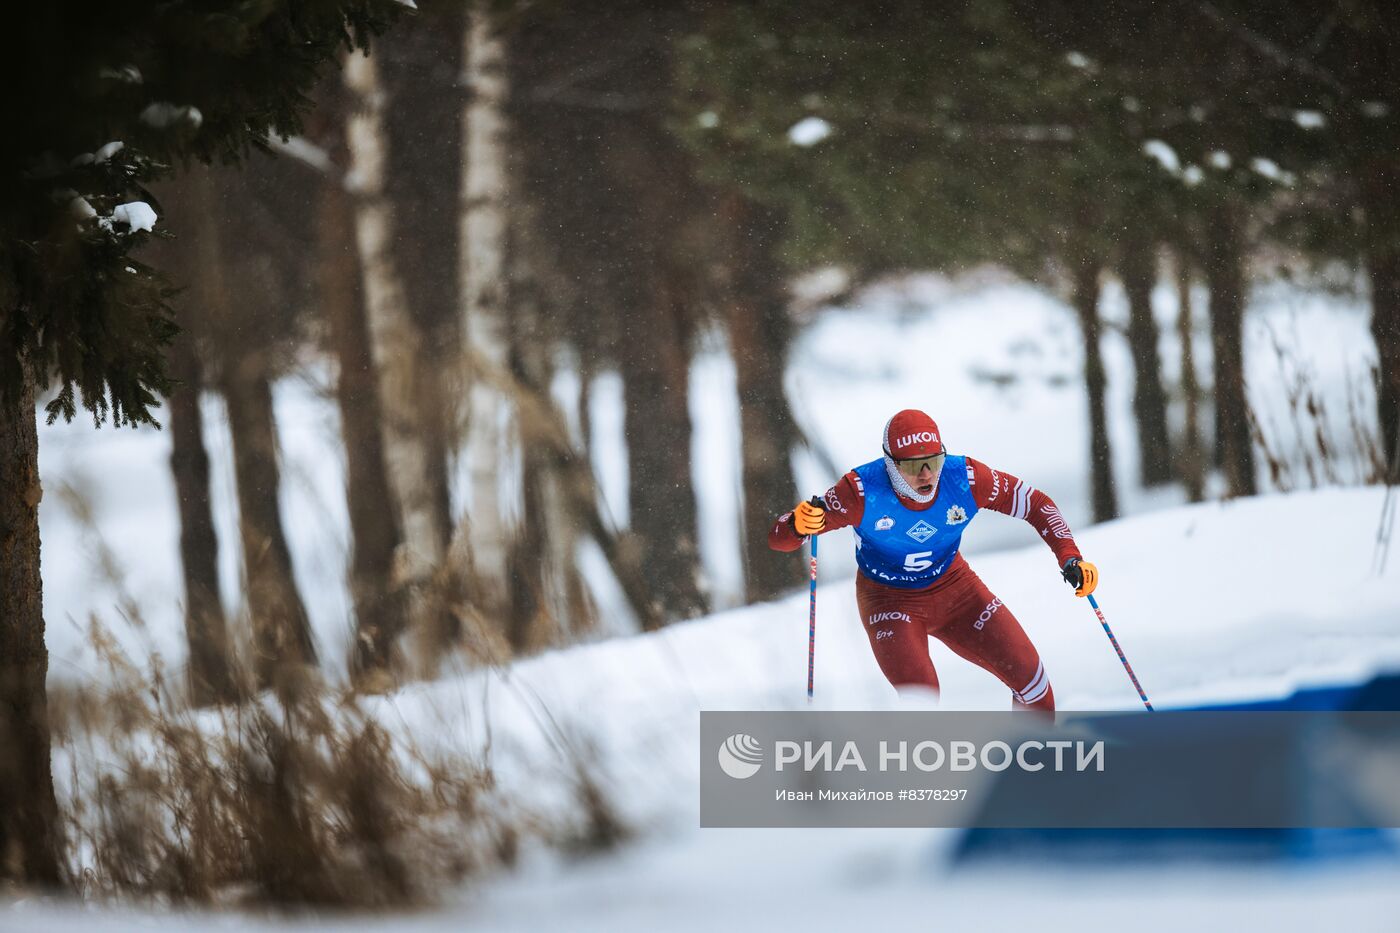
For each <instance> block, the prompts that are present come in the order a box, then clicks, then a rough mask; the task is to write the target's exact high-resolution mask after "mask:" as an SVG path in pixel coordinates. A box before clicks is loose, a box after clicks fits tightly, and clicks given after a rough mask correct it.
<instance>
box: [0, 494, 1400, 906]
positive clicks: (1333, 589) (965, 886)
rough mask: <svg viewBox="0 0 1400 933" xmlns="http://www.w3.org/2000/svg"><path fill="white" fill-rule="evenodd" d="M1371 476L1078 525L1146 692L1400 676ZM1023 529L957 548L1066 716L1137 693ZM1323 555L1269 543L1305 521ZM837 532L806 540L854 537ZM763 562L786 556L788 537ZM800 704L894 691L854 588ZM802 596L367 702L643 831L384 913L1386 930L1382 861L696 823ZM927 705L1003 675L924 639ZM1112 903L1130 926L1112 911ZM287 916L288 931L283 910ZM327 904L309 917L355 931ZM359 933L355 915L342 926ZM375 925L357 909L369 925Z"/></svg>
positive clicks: (833, 586) (1220, 691)
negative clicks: (703, 784) (440, 899)
mask: <svg viewBox="0 0 1400 933" xmlns="http://www.w3.org/2000/svg"><path fill="white" fill-rule="evenodd" d="M1383 496H1384V492H1383V490H1380V489H1377V488H1361V489H1325V490H1320V491H1316V492H1309V493H1298V494H1293V495H1287V496H1282V495H1279V496H1267V497H1260V498H1256V499H1250V500H1242V501H1237V502H1232V503H1228V504H1223V505H1221V504H1205V505H1198V506H1191V507H1181V508H1175V509H1170V510H1165V511H1160V512H1156V513H1152V514H1147V515H1143V516H1138V517H1133V518H1128V519H1123V520H1120V521H1117V522H1113V523H1109V524H1106V525H1102V526H1099V527H1095V528H1091V529H1087V530H1085V531H1083V532H1082V533H1081V534H1080V536H1079V537H1080V543H1081V546H1082V547H1083V548H1084V550H1085V552H1086V553H1087V554H1088V555H1089V556H1090V557H1091V558H1093V559H1095V560H1097V561H1098V562H1099V563H1100V566H1101V567H1102V569H1103V571H1104V578H1103V582H1102V584H1101V586H1100V589H1099V595H1100V596H1101V597H1102V599H1101V603H1102V605H1103V607H1104V610H1105V612H1106V613H1107V614H1108V615H1109V617H1110V619H1111V621H1112V622H1113V625H1114V628H1115V632H1116V634H1117V635H1118V637H1119V640H1120V642H1121V643H1122V645H1123V648H1124V650H1125V651H1126V652H1127V653H1128V655H1129V656H1130V658H1131V659H1132V661H1133V664H1134V667H1135V668H1136V669H1137V671H1138V674H1139V676H1140V678H1141V680H1142V682H1143V685H1144V687H1145V688H1146V689H1147V690H1148V692H1149V694H1150V695H1151V696H1152V698H1153V700H1154V701H1155V702H1156V703H1157V704H1158V705H1159V706H1162V707H1170V706H1175V705H1186V704H1193V703H1197V702H1200V701H1203V700H1210V699H1227V698H1233V697H1237V696H1267V695H1280V694H1284V693H1286V692H1288V691H1290V690H1291V689H1293V688H1295V687H1297V686H1300V685H1306V684H1319V683H1327V682H1332V681H1337V680H1352V679H1355V678H1358V677H1363V676H1365V675H1366V674H1368V673H1371V672H1373V671H1377V670H1385V669H1396V668H1400V556H1396V557H1394V558H1393V559H1391V560H1390V561H1389V562H1388V566H1387V569H1386V570H1385V572H1384V573H1383V574H1382V575H1376V574H1374V573H1373V572H1372V551H1373V541H1374V536H1375V530H1376V522H1377V518H1378V516H1379V513H1380V508H1381V502H1382V499H1383ZM993 522H1001V523H1004V524H1005V525H1007V526H1008V527H1009V528H1010V530H1011V532H1012V533H1013V534H1015V535H1016V536H1017V537H1019V538H1020V539H1021V541H1022V542H1023V543H1024V544H1025V545H1026V546H1025V547H1023V548H1021V549H1017V550H1014V551H1008V552H1002V553H996V554H986V555H983V556H980V557H974V558H973V561H972V562H973V565H974V568H975V569H976V570H977V571H978V572H979V573H980V574H981V575H982V576H983V578H984V579H985V580H986V581H987V582H988V584H989V585H990V586H991V588H992V589H993V590H994V591H996V592H997V593H998V594H999V595H1000V596H1002V597H1003V598H1004V599H1005V600H1006V603H1007V604H1008V605H1009V606H1011V607H1012V608H1013V609H1014V610H1015V611H1016V612H1017V614H1018V616H1019V618H1020V619H1021V620H1022V622H1023V624H1024V625H1025V627H1026V628H1027V630H1028V631H1029V633H1030V634H1031V636H1032V638H1033V639H1034V640H1035V641H1036V643H1037V644H1038V646H1039V647H1040V649H1041V651H1042V653H1043V655H1044V658H1045V662H1046V666H1047V668H1048V670H1049V671H1050V674H1051V676H1052V678H1053V679H1054V683H1055V690H1056V695H1057V698H1058V700H1059V705H1060V708H1061V709H1079V710H1083V709H1105V708H1123V709H1128V708H1132V707H1133V706H1134V705H1135V704H1136V703H1137V699H1136V696H1135V694H1134V693H1133V691H1132V688H1131V686H1130V685H1129V683H1128V681H1127V678H1126V677H1125V676H1124V674H1123V672H1122V669H1121V667H1120V666H1119V664H1118V662H1117V659H1116V657H1115V656H1114V655H1113V652H1112V650H1111V648H1110V647H1109V645H1108V643H1107V641H1106V639H1105V638H1104V636H1103V634H1102V632H1101V630H1100V629H1099V627H1098V624H1097V622H1096V621H1095V619H1094V617H1093V615H1092V613H1091V612H1090V611H1089V609H1088V608H1087V606H1086V604H1085V602H1084V601H1083V600H1077V599H1075V598H1074V597H1073V596H1072V595H1071V594H1070V593H1069V592H1068V590H1067V588H1066V587H1065V585H1064V584H1063V583H1062V582H1061V581H1060V580H1059V578H1058V576H1057V575H1056V573H1055V569H1054V563H1053V560H1052V558H1051V556H1050V554H1049V551H1048V550H1047V549H1046V548H1045V547H1044V546H1043V544H1041V543H1040V542H1039V541H1038V540H1035V537H1034V534H1033V532H1031V531H1030V530H1029V528H1028V527H1026V526H1024V525H1023V524H1021V523H1017V522H1014V521H1013V520H1011V519H1007V518H1003V517H1001V516H996V515H986V516H980V517H979V518H978V519H977V520H976V521H975V523H974V525H973V526H972V528H971V529H969V531H968V536H969V538H970V539H973V540H975V539H976V537H977V536H978V535H979V533H980V532H982V531H983V529H984V528H987V527H988V526H989V525H990V524H991V523H993ZM1308 531H1313V532H1316V533H1319V534H1325V535H1326V539H1327V542H1328V543H1327V545H1326V546H1325V547H1318V546H1313V547H1310V548H1308V549H1306V550H1303V549H1299V548H1297V547H1291V548H1290V547H1288V546H1287V545H1288V544H1289V542H1291V541H1293V540H1295V539H1296V537H1297V535H1298V534H1299V533H1300V532H1308ZM848 536H849V532H847V531H842V532H837V533H835V534H833V535H832V536H830V537H829V538H828V543H827V546H826V547H825V548H824V551H823V553H834V552H837V551H839V550H842V549H843V548H847V547H849V542H848V541H843V540H842V538H848ZM775 559H789V560H797V559H799V558H798V557H796V556H795V555H786V556H783V557H779V556H777V555H775ZM818 606H819V621H818V636H817V658H818V660H817V673H816V684H817V696H818V700H819V705H820V706H822V707H831V708H854V709H871V708H893V707H896V706H897V705H898V701H897V700H896V698H895V696H894V693H893V691H892V690H891V689H890V688H889V687H888V686H887V685H886V684H885V682H884V681H883V679H882V678H881V676H880V674H879V671H878V669H877V668H876V666H875V664H874V661H873V660H872V658H871V656H870V649H869V646H868V644H867V642H866V636H865V633H864V631H863V629H862V626H861V624H860V622H859V620H858V618H857V617H856V615H855V612H854V600H853V595H852V586H851V583H850V581H847V580H841V581H834V582H830V583H826V584H824V585H822V586H821V587H820V590H819V593H818ZM806 610H807V605H806V594H805V593H800V592H798V593H794V594H793V595H792V596H790V597H788V598H785V599H782V600H779V601H776V602H774V603H770V604H767V605H761V606H755V607H750V608H746V609H740V610H735V611H731V612H726V613H721V614H719V615H716V616H713V617H710V618H707V619H701V620H697V621H694V622H690V623H686V624H682V625H676V626H672V627H670V628H668V629H666V630H663V631H661V632H658V633H655V634H650V635H645V636H634V637H625V638H616V639H612V640H608V641H603V642H598V643H594V644H590V645H584V646H579V647H575V648H571V649H568V650H560V651H554V652H549V653H547V654H544V655H541V656H539V657H535V658H531V659H528V660H525V661H521V662H519V663H517V664H514V665H512V666H510V667H508V668H504V669H501V670H489V671H472V672H466V673H463V674H460V675H458V676H455V677H450V678H447V679H444V680H442V681H439V682H435V683H427V684H418V685H415V686H412V687H410V688H407V689H405V690H403V691H402V692H401V693H399V694H397V695H395V696H392V697H389V698H385V699H384V700H382V701H380V703H379V705H378V711H379V713H380V715H381V716H382V718H383V721H385V722H386V723H388V724H390V726H391V728H393V729H395V730H397V731H399V732H401V733H402V734H407V735H410V736H412V737H413V738H414V739H415V740H416V741H417V742H418V743H419V744H420V745H423V746H424V747H427V748H440V749H442V750H451V751H455V752H457V753H464V754H474V753H477V752H479V751H480V750H481V749H482V748H483V747H484V745H485V743H486V741H487V736H488V735H489V736H490V741H491V746H492V753H491V758H492V762H493V764H494V766H495V768H496V770H497V774H498V778H499V779H500V782H501V785H502V786H503V787H506V788H511V789H514V790H515V792H516V796H517V797H518V798H519V799H520V800H522V801H524V802H526V803H528V804H529V805H531V806H533V807H536V808H538V809H539V810H541V811H548V810H549V809H551V808H553V807H567V806H570V805H571V804H570V803H569V800H570V797H569V795H568V794H567V792H566V789H567V785H568V782H569V781H570V780H571V775H572V771H571V769H570V768H569V767H567V766H566V765H564V764H563V763H562V762H561V761H560V760H559V759H560V755H559V751H558V748H559V744H560V743H561V742H562V743H566V744H567V745H569V746H570V747H572V748H574V749H577V750H582V751H583V753H584V754H585V757H587V758H588V759H589V760H590V761H591V762H592V767H593V768H594V770H595V773H596V774H597V775H599V777H600V778H601V779H602V780H603V781H604V782H605V786H606V787H607V788H609V790H610V792H611V793H612V796H613V798H614V800H615V802H616V805H617V806H618V808H619V810H620V811H621V813H622V815H623V816H624V818H625V819H626V820H627V821H628V822H629V823H630V824H631V825H633V826H634V827H635V828H636V829H637V830H638V833H639V841H638V842H637V843H636V844H634V845H632V846H630V847H627V848H624V849H622V850H620V851H619V852H617V853H615V854H611V855H606V856H602V857H596V858H593V859H589V860H586V861H582V862H579V861H574V860H570V859H567V858H564V857H560V856H555V855H552V854H551V853H548V852H545V851H532V852H531V853H529V854H528V857H527V858H526V860H525V863H524V866H523V867H522V869H521V870H520V871H519V872H517V873H516V874H514V875H509V876H501V877H497V878H492V879H485V880H484V881H482V882H479V883H477V884H476V885H475V886H472V887H469V888H468V889H465V890H463V891H461V892H449V894H448V896H447V904H446V905H445V906H444V907H443V908H442V909H440V910H437V911H433V912H430V913H428V914H425V915H419V916H415V917H412V918H394V919H384V920H382V921H380V923H379V924H377V925H379V926H381V928H385V929H423V930H438V929H465V928H471V929H493V930H494V929H500V930H554V929H561V928H566V929H571V930H619V931H631V930H639V931H640V930H652V929H667V930H712V929H724V928H733V929H739V930H748V929H760V928H772V927H774V926H778V927H779V928H789V927H798V926H801V927H806V928H811V929H837V930H844V929H851V928H860V929H868V928H877V927H879V926H882V925H884V924H887V923H896V922H898V923H902V924H903V923H911V922H913V923H920V924H924V923H926V924H928V925H930V926H941V927H943V928H948V929H964V928H967V927H970V926H974V925H976V926H977V927H978V928H982V927H984V926H987V927H991V928H994V929H1001V928H1009V927H1011V928H1017V929H1019V928H1022V927H1024V926H1026V925H1030V926H1033V927H1034V928H1036V929H1042V930H1082V929H1084V928H1085V927H1086V925H1087V926H1089V927H1091V928H1095V927H1098V926H1101V925H1103V924H1106V923H1108V922H1114V923H1122V924H1125V925H1129V926H1131V928H1132V929H1135V930H1172V931H1179V930H1180V929H1181V928H1182V926H1183V925H1184V924H1189V925H1193V926H1196V925H1203V926H1204V928H1206V929H1233V928H1236V927H1238V926H1239V925H1240V924H1242V923H1244V922H1246V921H1248V922H1251V923H1254V924H1259V925H1267V926H1268V927H1269V928H1270V929H1279V930H1314V929H1356V930H1388V929H1393V928H1394V927H1393V923H1394V917H1395V916H1396V910H1397V908H1400V885H1397V884H1396V882H1397V881H1400V874H1397V869H1396V868H1395V866H1394V865H1393V864H1387V863H1382V864H1373V863H1366V864H1361V865H1353V866H1347V867H1346V868H1345V870H1342V869H1340V868H1334V869H1326V868H1322V869H1311V870H1298V869H1293V870H1290V871H1289V872H1288V873H1286V874H1280V873H1279V872H1278V870H1277V869H1275V870H1273V871H1270V870H1268V869H1267V868H1259V867H1256V868H1249V867H1246V866H1232V867H1227V868H1224V869H1221V868H1210V869H1207V868H1204V867H1200V866H1194V865H1190V864H1186V865H1182V864H1179V863H1178V864H1170V865H1162V866H1155V867H1151V868H1145V867H1138V868H1118V869H1111V868H1107V867H1105V866H1102V865H1099V866H1093V867H1080V868H1075V867H1072V866H1068V865H1066V866H1048V865H1037V866H1022V867H1016V868H1010V867H1008V868H1001V869H997V870H990V869H978V870H972V871H968V870H963V871H958V872H952V871H951V870H950V866H949V863H948V859H947V856H948V851H949V848H950V846H951V845H952V843H953V841H954V839H955V835H954V833H952V832H949V831H925V830H802V831H775V830H700V829H698V828H697V827H698V755H697V751H698V750H697V747H696V740H697V737H698V725H699V711H700V710H702V709H786V708H799V709H800V708H804V707H805V706H806V700H805V680H806V658H805V654H806V652H805V646H806V643H807V611H806ZM934 648H935V662H936V664H937V665H938V668H939V673H940V677H941V679H942V681H943V685H944V692H943V698H942V705H943V707H944V708H957V709H980V708H988V709H1000V708H1004V707H1005V706H1006V705H1007V703H1008V697H1007V695H1006V691H1005V690H1004V688H1002V687H1001V685H1000V684H998V683H996V682H995V681H994V680H992V678H991V677H990V676H989V675H986V674H984V673H982V672H981V671H979V670H977V669H975V668H973V667H972V666H971V665H969V664H967V663H966V662H963V661H961V660H960V659H957V658H954V657H952V656H950V655H949V654H948V653H947V652H946V651H944V650H942V649H941V647H939V646H937V645H936V644H935V646H934ZM101 916H102V921H103V924H104V928H111V929H123V928H133V929H134V928H138V927H139V928H142V929H149V928H153V927H154V928H160V929H176V928H180V929H185V928H192V927H201V926H206V925H207V926H211V927H228V926H238V925H242V924H243V923H245V922H250V923H251V922H252V921H251V920H250V919H249V918H240V917H237V916H223V917H213V918H209V917H170V916H160V915H157V916H150V915H145V914H141V913H133V914H122V913H116V914H102V915H101ZM1129 921H1131V922H1129ZM90 922H91V920H90V916H84V915H83V914H82V913H74V912H71V911H70V909H68V908H63V907H53V906H47V905H42V904H25V905H19V906H12V907H9V908H3V909H0V928H12V929H20V928H37V927H38V926H42V927H44V928H47V929H54V930H64V929H71V930H77V929H79V928H80V927H81V926H83V925H85V924H88V923H90ZM289 925H290V924H289ZM349 925H350V923H349V921H346V922H345V923H344V924H338V923H333V922H322V923H321V924H318V925H317V928H340V927H341V926H345V927H348V926H349ZM354 925H355V926H356V928H359V927H361V926H364V925H366V924H365V923H364V921H356V922H355V924H354ZM370 925H376V924H370Z"/></svg>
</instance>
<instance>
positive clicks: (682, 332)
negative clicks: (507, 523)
mask: <svg viewBox="0 0 1400 933" xmlns="http://www.w3.org/2000/svg"><path fill="white" fill-rule="evenodd" d="M652 275H653V276H654V278H655V282H654V285H655V291H654V293H653V294H654V300H655V305H654V306H653V308H652V310H651V313H650V314H645V315H642V316H640V317H639V318H638V319H634V322H633V324H634V326H633V329H632V334H631V337H630V339H628V340H626V341H624V344H623V347H622V350H621V352H622V355H623V368H624V373H625V383H624V388H623V394H624V400H625V401H624V411H625V418H626V428H625V435H626V438H627V462H628V501H629V503H630V505H631V508H630V512H631V527H630V532H631V534H632V535H633V536H634V537H635V538H636V539H637V542H638V544H639V546H640V548H641V551H642V553H643V554H645V555H646V558H645V559H646V564H647V567H648V570H649V572H648V576H649V578H650V581H651V588H652V594H653V597H652V598H653V601H654V602H655V604H656V606H657V612H658V614H659V616H660V617H666V618H671V619H676V618H682V619H684V618H691V617H694V616H698V615H701V614H702V613H703V612H704V611H705V601H704V599H703V598H702V597H701V595H700V588H699V585H698V582H697V576H696V572H697V569H698V567H699V563H700V554H699V547H698V543H697V530H696V529H697V522H698V514H697V508H696V502H695V491H694V488H693V487H692V485H691V481H690V463H691V454H690V439H691V431H692V428H691V423H690V352H689V337H690V333H689V331H690V325H689V320H688V318H689V315H688V313H687V310H686V309H685V307H684V305H683V303H682V301H681V299H680V296H679V295H678V294H677V293H676V289H675V287H674V283H672V282H670V281H668V277H667V274H666V272H665V271H663V270H656V271H654V272H653V273H652Z"/></svg>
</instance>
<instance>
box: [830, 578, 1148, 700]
mask: <svg viewBox="0 0 1400 933" xmlns="http://www.w3.org/2000/svg"><path fill="white" fill-rule="evenodd" d="M812 573H813V574H815V573H816V562H815V561H813V563H812ZM813 579H815V577H813ZM1088 596H1089V605H1091V606H1093V607H1094V614H1095V615H1097V616H1098V617H1099V624H1100V625H1102V626H1103V631H1104V634H1105V635H1107V636H1108V640H1109V641H1111V642H1112V643H1113V650H1114V651H1116V652H1118V660H1120V661H1122V662H1123V669H1124V670H1126V671H1127V672H1128V678H1129V679H1130V680H1131V681H1132V682H1133V686H1134V687H1136V688H1137V692H1138V696H1140V697H1142V705H1143V706H1146V707H1147V711H1148V712H1149V713H1152V712H1156V710H1154V709H1153V708H1152V702H1151V701H1150V700H1148V699H1147V694H1146V693H1143V692H1142V684H1140V683H1138V679H1137V675H1136V674H1134V673H1133V666H1132V665H1131V664H1129V663H1128V658H1127V656H1126V655H1124V654H1123V649H1122V648H1120V647H1119V646H1118V639H1116V638H1114V637H1113V629H1111V628H1109V627H1108V620H1107V619H1105V618H1104V617H1103V610H1102V609H1100V608H1099V603H1098V600H1096V599H1094V594H1093V593H1089V594H1088Z"/></svg>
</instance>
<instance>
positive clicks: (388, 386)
mask: <svg viewBox="0 0 1400 933" xmlns="http://www.w3.org/2000/svg"><path fill="white" fill-rule="evenodd" d="M344 78H345V83H346V86H347V87H348V88H349V90H350V91H351V94H352V107H353V112H352V115H351V117H350V119H349V120H348V121H347V124H346V140H347V144H348V149H349V153H350V178H351V179H352V185H351V194H352V196H353V198H354V202H355V208H354V210H355V242H356V245H357V247H358V249H359V254H360V273H361V276H362V279H363V282H364V297H365V308H366V312H367V317H368V320H369V335H370V344H371V348H372V355H373V358H374V366H375V370H376V375H377V382H378V388H379V401H380V405H381V406H382V413H383V439H384V460H385V465H386V466H387V468H388V473H389V478H390V484H391V487H392V490H393V494H394V499H395V501H396V504H397V506H398V513H399V516H400V519H401V520H402V522H403V528H402V532H403V544H402V547H401V549H400V553H399V554H398V558H397V561H396V564H397V570H398V573H397V581H398V582H399V583H400V584H401V585H403V586H404V587H405V588H406V589H407V591H408V594H409V597H408V607H409V608H408V612H409V622H410V624H411V625H412V626H413V627H414V628H415V630H416V631H417V632H418V633H419V634H420V636H421V637H423V638H424V639H425V646H424V647H425V649H427V650H428V651H430V652H435V651H436V650H438V649H440V648H441V647H443V646H444V645H445V644H446V643H447V642H449V641H451V640H452V639H453V638H454V636H455V630H454V627H453V625H452V622H451V620H450V619H449V618H448V616H447V612H446V608H445V607H444V606H443V604H442V599H441V587H440V585H439V578H438V574H439V573H440V572H441V571H442V570H443V569H444V559H445V557H446V547H447V529H446V527H445V526H444V525H443V521H442V514H441V512H440V510H439V508H438V498H437V495H436V492H435V488H434V484H433V482H432V468H431V463H430V461H431V456H432V450H431V445H430V444H429V443H428V442H427V441H426V440H425V437H426V436H427V434H428V426H427V425H426V424H425V421H426V418H427V414H426V413H425V412H424V410H423V405H422V402H423V399H422V393H421V392H420V387H419V374H420V369H421V360H422V354H423V337H422V334H421V333H420V331H419V329H418V326H417V323H416V322H415V321H414V319H413V316H412V315H411V314H410V313H409V308H408V304H407V300H406V296H405V293H404V287H403V282H402V280H401V279H400V276H399V270H398V268H397V266H396V264H395V262H394V255H393V251H392V244H393V238H394V226H395V223H396V217H395V213H394V205H393V204H392V203H391V202H390V200H389V198H388V197H387V195H386V193H385V179H384V171H385V157H386V140H385V135H384V123H383V118H384V107H385V106H386V100H385V97H384V94H383V92H382V89H381V87H380V84H379V78H378V74H377V72H376V63H375V60H374V59H373V58H372V57H370V56H366V55H358V54H353V55H351V56H350V57H349V58H348V59H347V61H346V64H345V69H344Z"/></svg>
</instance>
